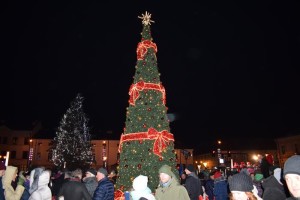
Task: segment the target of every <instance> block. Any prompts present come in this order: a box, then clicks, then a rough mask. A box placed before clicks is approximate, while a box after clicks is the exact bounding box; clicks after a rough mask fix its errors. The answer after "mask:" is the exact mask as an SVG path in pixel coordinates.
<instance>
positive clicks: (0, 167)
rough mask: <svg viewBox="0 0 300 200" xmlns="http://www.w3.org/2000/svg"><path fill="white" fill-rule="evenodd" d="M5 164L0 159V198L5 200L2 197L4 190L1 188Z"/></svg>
mask: <svg viewBox="0 0 300 200" xmlns="http://www.w3.org/2000/svg"><path fill="white" fill-rule="evenodd" d="M5 170H6V166H5V164H4V162H2V161H0V200H5V198H4V190H3V185H2V177H3V175H4V173H5Z"/></svg>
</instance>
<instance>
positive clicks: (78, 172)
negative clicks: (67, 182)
mask: <svg viewBox="0 0 300 200" xmlns="http://www.w3.org/2000/svg"><path fill="white" fill-rule="evenodd" d="M72 177H73V178H79V179H81V178H82V170H81V169H75V170H74V171H72Z"/></svg>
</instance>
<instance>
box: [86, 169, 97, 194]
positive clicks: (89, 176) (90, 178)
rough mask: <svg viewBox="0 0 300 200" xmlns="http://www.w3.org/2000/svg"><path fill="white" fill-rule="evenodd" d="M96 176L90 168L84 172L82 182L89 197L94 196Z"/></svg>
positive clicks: (94, 171)
mask: <svg viewBox="0 0 300 200" xmlns="http://www.w3.org/2000/svg"><path fill="white" fill-rule="evenodd" d="M96 175H97V171H96V170H95V169H93V168H90V169H88V170H87V171H86V172H85V177H84V178H83V179H82V182H83V183H84V185H85V187H86V189H87V190H88V192H89V194H90V195H91V196H93V195H94V192H95V190H96V188H97V186H98V182H97V178H96Z"/></svg>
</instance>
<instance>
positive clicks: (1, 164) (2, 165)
mask: <svg viewBox="0 0 300 200" xmlns="http://www.w3.org/2000/svg"><path fill="white" fill-rule="evenodd" d="M0 170H6V166H5V164H4V163H3V162H2V161H0Z"/></svg>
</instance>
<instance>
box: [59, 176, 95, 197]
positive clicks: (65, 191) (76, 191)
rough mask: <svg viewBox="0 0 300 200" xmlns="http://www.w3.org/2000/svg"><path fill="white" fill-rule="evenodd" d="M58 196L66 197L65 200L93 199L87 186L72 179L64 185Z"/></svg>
mask: <svg viewBox="0 0 300 200" xmlns="http://www.w3.org/2000/svg"><path fill="white" fill-rule="evenodd" d="M57 196H58V197H60V196H64V200H90V199H92V197H91V195H90V194H89V192H88V191H87V189H86V187H85V185H84V184H83V183H81V181H80V180H79V179H70V181H68V182H66V183H64V184H63V185H62V187H61V189H60V190H59V193H58V195H57Z"/></svg>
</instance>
